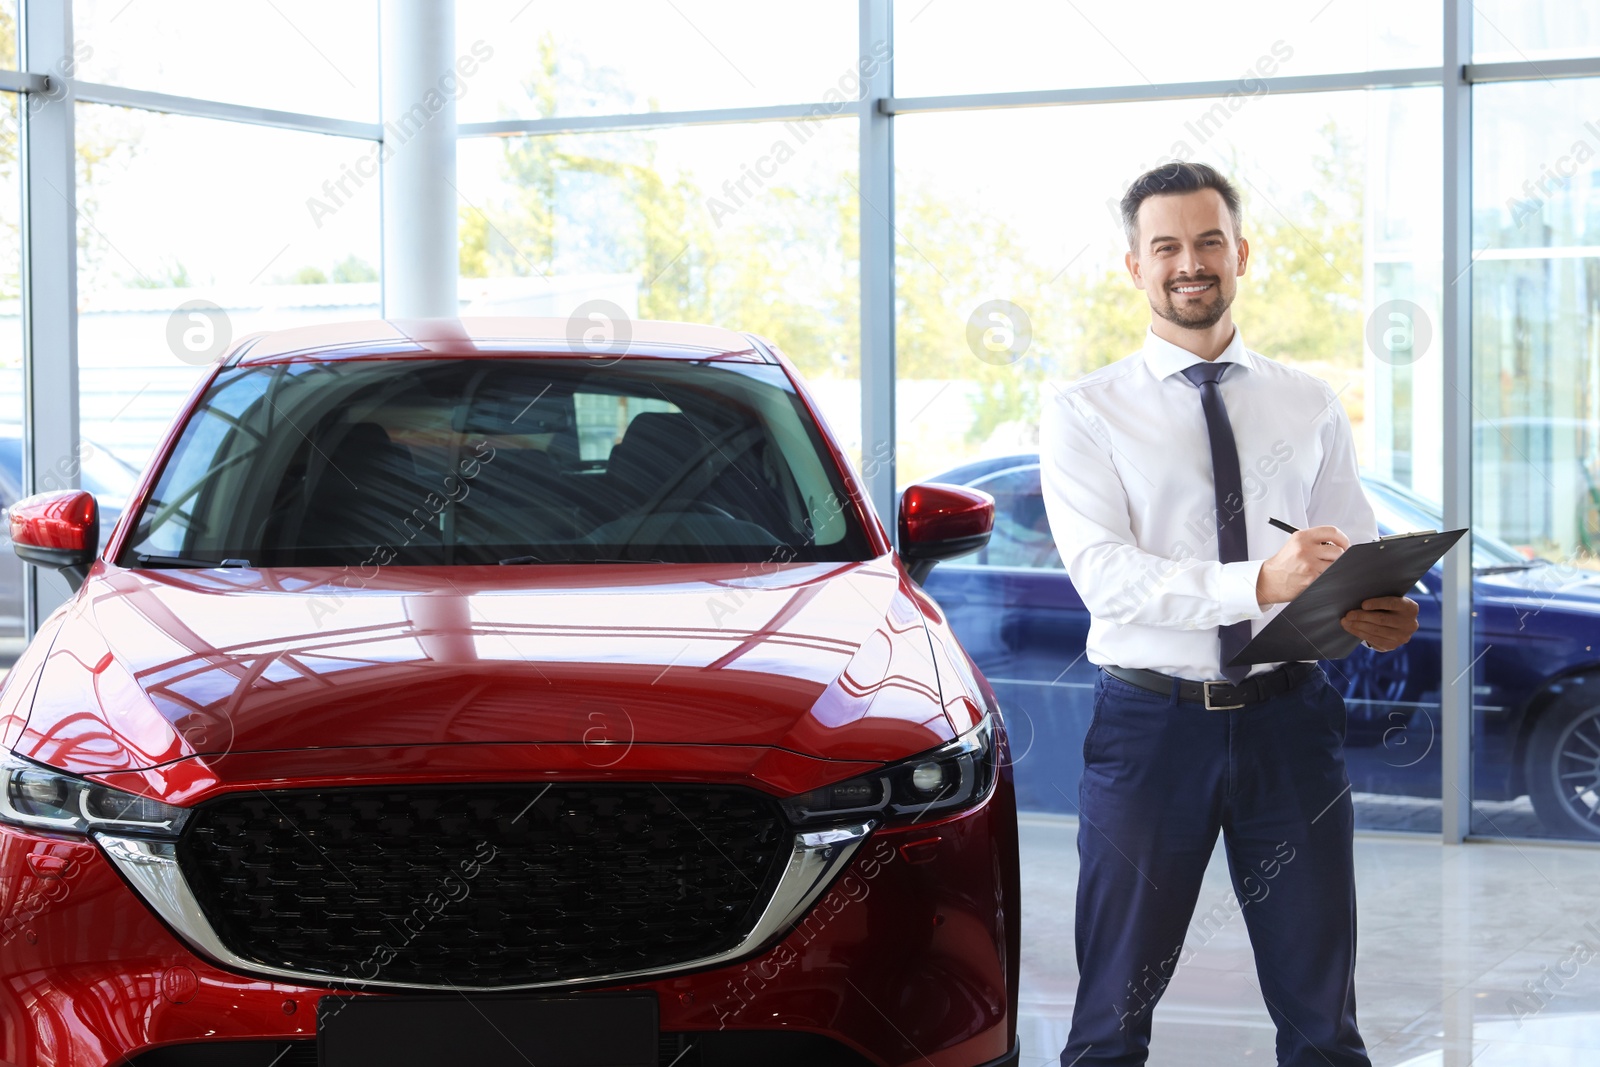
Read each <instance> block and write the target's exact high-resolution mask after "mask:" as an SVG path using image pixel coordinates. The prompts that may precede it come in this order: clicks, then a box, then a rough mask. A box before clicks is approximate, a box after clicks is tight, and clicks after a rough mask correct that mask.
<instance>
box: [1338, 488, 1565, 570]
mask: <svg viewBox="0 0 1600 1067" xmlns="http://www.w3.org/2000/svg"><path fill="white" fill-rule="evenodd" d="M1361 484H1362V486H1363V488H1365V489H1366V491H1367V500H1368V502H1369V503H1371V504H1372V510H1373V513H1374V514H1375V515H1376V516H1377V519H1378V524H1379V525H1380V526H1383V527H1385V528H1386V529H1387V530H1388V531H1389V532H1390V533H1410V532H1411V531H1413V530H1442V529H1444V512H1443V511H1442V510H1441V509H1440V508H1439V506H1438V505H1437V504H1434V503H1433V502H1432V501H1429V500H1424V499H1423V498H1422V497H1419V496H1415V495H1413V494H1411V493H1408V492H1406V491H1405V490H1403V489H1401V488H1400V487H1399V486H1395V485H1390V484H1388V483H1386V482H1380V481H1377V480H1376V479H1372V478H1364V479H1362V483H1361ZM1536 565H1537V564H1535V563H1531V562H1530V561H1529V560H1528V558H1527V557H1526V556H1524V555H1522V553H1520V552H1518V551H1517V550H1516V549H1514V548H1512V547H1511V546H1510V545H1508V544H1506V543H1505V542H1503V541H1498V540H1496V539H1495V538H1493V537H1490V536H1488V535H1487V534H1483V533H1479V532H1478V531H1476V530H1474V531H1473V532H1472V569H1473V570H1483V569H1485V568H1488V567H1528V566H1536Z"/></svg>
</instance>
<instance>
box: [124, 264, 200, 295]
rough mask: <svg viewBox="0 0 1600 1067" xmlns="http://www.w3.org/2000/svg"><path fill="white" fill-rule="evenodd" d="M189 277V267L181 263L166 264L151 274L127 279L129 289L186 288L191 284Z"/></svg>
mask: <svg viewBox="0 0 1600 1067" xmlns="http://www.w3.org/2000/svg"><path fill="white" fill-rule="evenodd" d="M193 284H194V282H193V280H191V279H190V277H189V268H188V267H185V266H184V265H183V264H182V263H173V264H170V265H166V266H164V267H163V269H162V270H160V271H157V272H155V273H153V274H141V275H139V276H138V277H136V278H132V279H129V281H128V288H130V289H187V288H189V287H190V286H191V285H193Z"/></svg>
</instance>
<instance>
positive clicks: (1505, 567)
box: [1472, 559, 1550, 574]
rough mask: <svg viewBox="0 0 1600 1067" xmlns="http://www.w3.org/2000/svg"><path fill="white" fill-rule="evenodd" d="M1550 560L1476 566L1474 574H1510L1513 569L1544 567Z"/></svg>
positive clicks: (1524, 569) (1523, 569)
mask: <svg viewBox="0 0 1600 1067" xmlns="http://www.w3.org/2000/svg"><path fill="white" fill-rule="evenodd" d="M1549 562H1550V561H1549V560H1547V559H1530V560H1524V561H1523V562H1521V563H1496V564H1494V565H1493V566H1490V567H1474V568H1473V570H1472V573H1474V574H1509V573H1510V572H1512V571H1526V570H1531V569H1533V568H1534V567H1542V566H1544V565H1545V564H1547V563H1549Z"/></svg>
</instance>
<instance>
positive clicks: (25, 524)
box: [7, 489, 100, 589]
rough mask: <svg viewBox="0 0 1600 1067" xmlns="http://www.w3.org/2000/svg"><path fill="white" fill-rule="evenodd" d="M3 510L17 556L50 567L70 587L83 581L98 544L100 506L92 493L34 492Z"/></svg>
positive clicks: (69, 490) (73, 491)
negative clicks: (59, 574)
mask: <svg viewBox="0 0 1600 1067" xmlns="http://www.w3.org/2000/svg"><path fill="white" fill-rule="evenodd" d="M7 514H8V516H9V518H10V522H11V548H12V550H13V551H14V552H16V554H17V558H18V559H21V560H22V561H23V562H25V563H32V564H34V565H35V566H39V567H54V568H55V569H57V570H59V571H60V572H61V573H62V575H63V576H64V577H65V578H66V579H67V583H68V584H69V585H71V586H72V588H73V589H77V588H78V587H79V586H80V585H82V584H83V580H84V579H85V578H86V577H88V575H89V568H90V566H91V565H93V563H94V557H95V553H96V552H98V551H99V548H100V508H99V507H98V506H97V505H96V504H95V502H94V494H93V493H86V492H84V491H83V490H81V489H65V490H62V491H60V492H55V493H38V494H36V495H34V496H30V497H26V498H24V499H22V500H19V501H17V502H16V503H15V504H13V505H11V507H10V508H9V509H8V512H7Z"/></svg>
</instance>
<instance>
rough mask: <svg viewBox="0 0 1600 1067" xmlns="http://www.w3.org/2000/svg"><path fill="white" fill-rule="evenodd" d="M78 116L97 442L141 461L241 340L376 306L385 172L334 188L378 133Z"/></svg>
mask: <svg viewBox="0 0 1600 1067" xmlns="http://www.w3.org/2000/svg"><path fill="white" fill-rule="evenodd" d="M76 118H77V133H78V364H79V367H80V368H81V378H80V388H79V410H80V416H79V429H80V433H81V436H82V438H83V441H84V443H85V445H87V446H88V447H89V448H92V449H94V450H96V451H98V452H103V453H105V454H107V455H109V456H111V457H112V458H114V459H115V460H116V461H117V463H118V464H121V465H124V466H126V467H131V468H135V469H142V468H143V467H144V464H145V461H146V459H147V458H148V457H149V455H150V452H151V450H152V449H153V448H154V447H155V445H156V444H157V443H158V442H159V441H160V439H161V435H162V434H163V433H164V432H165V430H166V428H167V425H168V424H169V423H170V422H171V420H172V418H173V416H174V415H175V414H176V412H177V409H178V407H179V405H180V404H181V403H182V402H183V400H184V398H185V397H186V396H188V394H189V391H190V389H192V388H193V387H194V384H195V382H196V381H197V380H198V378H199V377H200V375H202V374H203V373H205V371H206V370H207V369H208V368H209V366H210V365H211V363H212V362H213V361H214V360H215V359H216V358H217V356H219V355H220V354H221V353H222V351H223V350H224V349H226V348H227V347H228V346H229V345H230V344H231V343H232V342H233V341H234V340H237V339H238V338H240V337H243V336H244V335H245V334H247V333H251V332H253V331H257V330H265V329H282V328H285V327H289V326H299V325H304V324H307V323H312V322H338V321H342V320H348V319H359V318H375V317H377V315H378V313H379V290H378V264H379V262H380V259H381V257H380V254H379V238H378V207H379V196H378V183H377V180H376V179H372V180H369V181H366V182H365V183H364V184H361V185H355V184H351V183H349V182H346V184H345V188H346V189H347V190H348V192H349V195H348V196H347V197H338V198H330V197H329V196H328V193H327V191H326V190H325V184H326V183H328V182H330V181H340V180H341V179H343V178H344V177H345V175H347V174H350V173H354V165H355V164H356V163H357V162H358V161H360V160H363V159H364V158H366V157H370V156H373V155H374V154H375V153H376V150H377V149H376V145H375V144H373V143H372V142H370V141H361V140H356V139H353V138H348V137H329V136H324V135H319V134H309V133H298V132H294V131H290V130H278V129H270V128H267V127H262V126H249V125H244V124H241V123H235V122H218V121H215V120H212V119H200V118H189V117H184V116H178V115H163V114H157V113H154V112H149V111H135V110H132V109H128V108H116V107H104V106H101V105H98V104H79V105H78V106H77V116H76ZM127 488H131V486H129V487H127ZM108 503H109V504H111V505H120V504H121V500H120V499H116V498H114V499H113V500H112V501H110V502H108Z"/></svg>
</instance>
